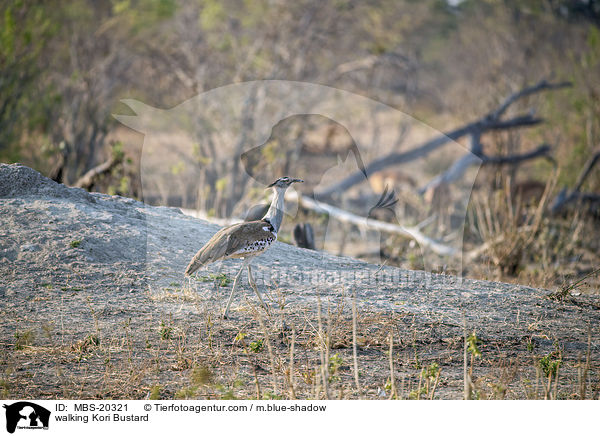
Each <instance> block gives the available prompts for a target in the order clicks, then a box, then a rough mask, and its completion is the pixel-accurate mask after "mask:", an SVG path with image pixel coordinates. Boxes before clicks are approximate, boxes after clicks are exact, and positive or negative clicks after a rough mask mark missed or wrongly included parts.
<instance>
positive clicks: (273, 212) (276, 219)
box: [263, 188, 285, 233]
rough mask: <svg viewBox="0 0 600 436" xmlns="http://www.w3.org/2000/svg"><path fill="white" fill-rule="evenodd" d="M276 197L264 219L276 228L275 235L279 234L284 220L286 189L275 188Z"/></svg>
mask: <svg viewBox="0 0 600 436" xmlns="http://www.w3.org/2000/svg"><path fill="white" fill-rule="evenodd" d="M274 191H275V196H274V197H273V201H271V207H269V210H268V211H267V213H266V214H265V216H264V217H263V220H267V221H269V222H270V223H271V225H272V226H273V227H274V228H275V233H278V232H279V227H280V226H281V221H282V220H283V197H284V196H285V188H275V189H274Z"/></svg>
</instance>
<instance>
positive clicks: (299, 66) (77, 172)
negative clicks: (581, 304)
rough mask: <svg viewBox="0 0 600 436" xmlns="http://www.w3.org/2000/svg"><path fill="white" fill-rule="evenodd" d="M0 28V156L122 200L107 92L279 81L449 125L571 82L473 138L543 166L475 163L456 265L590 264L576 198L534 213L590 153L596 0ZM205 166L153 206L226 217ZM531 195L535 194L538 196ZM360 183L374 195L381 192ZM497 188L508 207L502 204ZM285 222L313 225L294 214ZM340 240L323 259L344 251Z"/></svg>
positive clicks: (39, 20) (432, 167) (210, 10)
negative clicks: (186, 191) (511, 123)
mask: <svg viewBox="0 0 600 436" xmlns="http://www.w3.org/2000/svg"><path fill="white" fill-rule="evenodd" d="M0 20H1V24H0V70H1V74H0V160H1V161H2V162H22V163H24V164H26V165H29V166H31V167H33V168H35V169H37V170H39V171H41V172H42V173H43V174H45V175H47V176H49V177H51V178H53V179H54V180H56V181H60V182H62V183H65V184H68V185H77V186H81V187H84V188H87V189H93V190H96V191H101V192H106V193H109V194H120V195H125V196H130V197H135V198H139V199H141V198H142V189H141V182H140V156H139V155H140V150H141V146H142V143H143V140H144V138H143V135H142V134H140V133H137V132H135V131H133V130H130V129H128V128H126V127H124V126H123V125H121V124H119V123H118V122H117V121H116V120H115V119H114V118H113V117H112V114H113V113H130V112H129V109H128V108H127V107H125V106H124V105H123V104H122V103H120V100H121V99H123V98H135V99H138V100H141V101H144V102H145V103H147V104H149V105H152V106H155V107H160V108H169V107H173V106H175V105H177V104H179V103H181V102H182V101H184V100H186V99H188V98H190V97H193V96H195V95H197V94H199V93H202V92H204V91H207V90H210V89H213V88H216V87H219V86H223V85H227V84H231V83H239V82H243V81H248V80H256V79H285V80H296V81H304V82H311V83H318V84H323V85H328V86H332V87H336V88H340V89H344V90H348V91H351V92H354V93H357V94H360V95H364V96H366V97H369V98H372V99H375V100H377V101H380V102H383V103H385V104H387V105H389V106H391V107H394V108H398V109H399V110H402V111H404V112H405V113H408V114H410V115H412V116H413V117H415V118H417V119H418V120H420V121H422V122H423V123H425V124H427V125H429V126H432V127H433V128H434V129H436V130H438V131H441V132H448V131H450V130H452V129H454V128H456V127H458V126H461V125H464V124H466V123H468V122H470V121H473V120H477V119H479V118H481V117H482V116H483V115H485V114H486V113H488V112H489V111H491V110H493V109H494V108H496V107H497V106H498V105H499V104H500V102H501V101H502V100H503V99H504V98H506V97H507V96H509V95H511V94H513V93H515V92H518V91H519V90H521V89H523V88H524V87H526V86H528V85H532V84H534V83H537V82H539V81H540V80H542V79H547V80H552V81H568V82H571V84H572V86H570V87H568V88H565V89H561V90H559V91H552V92H544V93H540V94H536V95H532V96H531V97H528V98H527V99H525V101H522V102H519V104H520V106H518V107H517V109H519V110H520V111H521V112H522V111H523V110H529V108H530V107H534V108H535V109H536V111H537V112H536V114H537V115H538V116H540V117H541V118H543V120H544V122H543V123H540V124H536V125H535V126H532V127H531V128H527V129H518V130H506V131H498V132H492V133H489V134H488V135H486V137H485V142H484V146H485V149H486V152H487V153H488V154H490V155H510V154H514V153H522V152H526V151H528V150H531V149H532V148H533V147H535V146H537V145H539V144H542V143H545V144H549V145H550V146H551V148H552V149H551V157H552V158H553V160H548V159H541V160H532V161H530V162H527V163H526V164H523V165H520V166H519V167H518V168H515V167H514V166H509V167H505V166H493V167H487V166H486V167H485V168H484V169H482V171H481V172H480V175H479V176H478V178H477V183H476V186H477V187H478V189H477V190H476V192H475V193H474V195H473V197H472V199H471V204H470V206H469V213H468V214H467V223H466V226H465V241H466V244H467V248H468V249H471V252H472V254H473V256H472V257H471V258H470V259H471V260H470V263H467V265H466V269H465V272H466V274H467V275H469V276H472V277H478V278H495V279H503V280H509V281H516V282H520V283H523V284H532V285H536V286H546V287H549V288H558V287H561V286H563V285H564V284H565V283H568V282H570V281H574V280H577V279H578V278H580V277H582V276H585V275H586V274H589V273H590V272H591V271H594V269H595V268H597V266H598V265H599V251H600V248H599V247H600V245H599V243H598V242H597V241H598V240H600V231H599V226H598V221H597V219H598V217H597V214H595V213H594V209H593V208H591V207H590V208H589V209H588V208H587V203H586V207H585V208H583V207H575V208H569V210H566V211H564V212H563V213H561V214H551V213H550V211H549V206H550V203H551V202H552V199H553V198H555V197H556V196H557V195H558V194H559V192H560V190H561V189H564V188H566V189H573V188H574V187H575V185H576V183H577V181H578V177H580V175H581V173H582V170H583V169H584V166H585V165H586V162H589V160H590V158H591V157H592V156H594V153H596V152H597V151H598V146H599V145H600V1H596V0H524V1H517V0H505V1H501V0H480V1H471V0H465V1H458V0H454V1H450V0H403V1H396V0H374V1H369V2H359V1H353V0H333V1H328V2H322V1H316V0H298V1H294V2H291V1H276V0H275V1H273V0H258V1H249V0H247V1H229V0H219V1H217V0H202V1H178V0H137V1H136V0H100V1H91V0H71V1H66V0H65V1H61V0H55V1H52V0H47V1H39V2H28V1H6V2H2V4H0ZM380 128H382V129H394V130H401V126H386V125H385V124H383V125H382V126H380ZM292 131H293V129H292ZM312 131H313V133H314V132H317V134H319V132H321V131H322V136H323V138H321V143H326V142H327V141H329V139H331V138H329V137H328V136H327V135H328V133H327V132H331V130H327V129H324V130H323V129H321V130H320V129H319V128H318V126H317V127H315V126H312ZM399 134H400V133H399ZM313 136H314V135H313ZM330 136H331V135H330ZM328 138H329V139H328ZM306 141H307V144H306V146H305V147H304V149H303V152H305V153H307V154H310V155H312V156H315V155H316V156H317V157H318V156H319V153H321V154H323V155H325V154H326V153H325V151H326V150H325V151H324V149H323V147H321V148H319V146H318V144H317V145H314V143H319V140H318V139H317V140H316V142H315V141H313V143H312V144H310V143H308V142H310V141H309V140H308V139H307V140H306ZM253 145H256V144H245V145H244V147H245V148H248V147H251V146H253ZM409 145H418V144H409ZM408 148H410V147H408ZM285 156H287V157H285ZM285 156H284V159H290V158H291V157H290V156H291V155H289V154H285ZM296 157H297V156H296ZM206 159H208V158H207V157H206V156H205V155H200V156H198V159H197V160H198V163H199V164H203V163H205V162H204V161H205V160H206ZM273 159H275V157H274V158H273ZM450 163H451V161H448V160H447V159H441V160H440V161H438V162H433V163H431V162H430V163H429V166H428V170H429V171H430V172H431V174H432V175H434V174H435V173H436V172H437V173H439V172H440V171H442V170H443V169H445V168H446V167H447V166H448V164H450ZM102 164H105V166H104V167H102V166H101V165H102ZM183 164H184V163H182V164H181V165H182V166H177V165H175V166H173V167H171V168H170V171H171V173H173V174H176V173H178V172H180V171H182V168H183ZM99 165H100V166H101V167H99ZM281 165H283V167H285V162H284V163H282V164H281ZM597 168H598V167H596V168H595V169H592V171H591V172H590V173H589V174H587V176H586V177H585V179H584V180H583V183H582V184H581V186H580V190H581V191H582V192H586V193H589V195H590V198H592V197H593V196H594V195H595V194H597V193H599V192H600V174H599V171H598V169H597ZM402 169H403V168H402V167H398V171H400V172H401V171H402ZM90 170H97V173H88V172H89V171H90ZM220 171H221V172H220V173H218V172H217V173H216V174H212V173H210V174H208V175H207V176H206V178H205V179H204V182H203V183H204V184H205V185H206V186H203V187H202V192H201V193H200V194H199V195H200V197H204V198H200V199H199V198H195V197H194V198H189V199H187V200H182V199H170V198H168V197H165V196H162V197H161V196H160V195H158V194H157V195H156V196H155V197H156V199H154V200H153V201H152V203H158V204H167V205H173V206H182V207H187V208H191V209H195V208H199V207H201V208H202V209H204V210H205V211H207V212H210V214H211V215H217V216H227V215H230V214H231V213H232V211H233V208H232V207H222V206H221V204H220V201H222V200H223V197H227V195H225V194H224V193H223V191H224V190H225V189H226V181H227V179H228V177H229V173H228V171H231V168H222V169H221V170H220ZM86 174H87V175H88V178H87V179H86V178H85V177H84V176H86ZM293 175H294V176H302V175H299V174H293ZM388 176H389V177H388V179H389V180H391V183H394V181H395V182H398V183H401V182H402V180H399V176H398V175H396V176H393V175H391V176H390V175H389V174H388ZM394 177H395V178H394ZM386 180H387V179H386ZM517 181H519V183H521V184H523V185H520V186H523V188H522V189H523V190H525V189H526V188H525V187H526V186H530V185H531V186H534V187H535V186H537V187H538V191H535V190H534V191H532V192H533V194H532V195H531V198H529V197H528V198H525V197H527V195H526V193H525V192H524V191H521V192H520V194H519V193H517V192H516V191H515V190H514V186H515V184H516V182H517ZM405 182H406V180H405ZM527 183H529V185H527ZM536 183H537V185H536ZM409 185H410V183H409ZM540 186H541V187H542V188H543V187H545V186H548V189H549V190H550V193H549V195H548V196H547V198H544V196H543V194H542V192H543V191H544V189H541V190H540V189H539V187H540ZM373 189H374V191H375V192H374V194H375V198H376V197H377V195H379V194H381V191H382V189H383V188H382V187H379V188H376V187H373ZM395 189H396V193H398V191H399V188H398V187H397V186H396V187H395ZM511 189H512V195H513V196H515V195H516V194H519V195H518V197H519V200H520V201H521V203H522V204H519V205H517V206H515V205H514V204H513V201H514V198H511ZM253 192H254V191H252V189H250V188H249V189H247V190H244V191H243V192H239V193H236V196H237V198H235V201H240V200H241V199H242V198H245V196H248V197H249V198H251V199H250V200H248V206H250V205H251V204H252V202H253V201H255V200H256V197H252V195H253ZM147 194H148V195H149V194H151V193H144V196H146V195H147ZM350 195H351V194H350ZM206 198H210V201H208V202H207V200H206ZM407 198H408V197H406V198H404V199H403V202H404V203H406V202H407V201H408V200H407ZM592 199H593V198H592ZM419 201H421V200H416V202H417V203H418V202H419ZM423 201H424V202H425V200H423ZM417 203H415V204H416V206H415V207H417V208H418V207H419V205H418V204H417ZM341 204H342V203H338V205H341ZM343 204H346V205H347V202H346V203H343ZM226 206H227V204H226ZM429 206H431V204H429ZM424 207H425V206H424ZM424 210H425V212H424V213H421V214H417V215H419V219H422V218H423V217H424V216H426V215H427V213H426V209H424ZM515 210H516V211H517V212H515ZM596 210H597V209H596ZM240 215H241V214H240ZM409 218H410V217H407V219H409ZM381 219H385V217H381ZM298 220H300V221H302V220H303V221H307V222H313V224H314V225H315V226H318V216H316V217H315V216H311V213H310V212H309V211H305V215H304V216H302V215H301V216H300V217H299V218H298ZM311 220H312V221H311ZM536 220H537V221H536ZM290 224H293V223H290ZM402 224H409V223H402ZM347 230H348V229H347ZM348 231H349V230H348ZM318 234H319V230H318V229H317V235H318ZM288 235H289V239H290V240H291V228H290V229H288ZM282 237H283V238H284V239H285V238H286V235H285V234H284V235H282ZM509 240H510V241H513V243H512V244H508V243H507V241H509ZM515 241H516V242H515ZM469 244H470V245H469ZM384 245H385V246H383V247H382V250H381V252H382V254H384V255H385V257H386V259H387V261H388V263H390V264H397V265H401V266H405V267H413V268H415V267H416V268H418V267H419V266H420V263H419V262H418V261H416V260H415V259H416V254H415V253H416V251H415V248H414V246H413V245H411V244H410V243H409V241H406V240H404V239H401V238H397V237H394V236H389V237H387V238H386V239H385V241H384ZM342 246H347V244H340V246H339V247H337V248H336V249H334V250H333V249H332V251H335V252H338V251H339V252H340V253H344V254H352V255H358V254H360V253H356V252H349V251H345V250H344V249H343V247H342ZM478 247H483V249H482V250H480V251H478V252H476V253H475V252H473V251H472V250H474V249H476V248H478ZM475 254H477V256H475ZM365 258H366V259H367V260H368V256H365ZM594 286H596V288H597V285H594ZM594 286H592V288H593V287H594Z"/></svg>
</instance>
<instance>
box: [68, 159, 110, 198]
mask: <svg viewBox="0 0 600 436" xmlns="http://www.w3.org/2000/svg"><path fill="white" fill-rule="evenodd" d="M119 163H121V159H119V158H116V157H115V156H111V157H110V158H109V159H108V160H107V161H106V162H104V163H101V164H100V165H97V166H95V167H94V168H92V169H91V170H89V171H88V172H86V173H85V174H84V175H83V176H81V177H80V178H79V179H78V180H77V181H76V182H75V184H74V185H73V186H74V187H76V188H83V189H87V190H90V189H91V188H92V186H94V183H96V180H98V177H100V176H101V175H102V174H106V173H108V172H110V171H111V170H112V169H113V168H114V167H115V166H117V165H118V164H119Z"/></svg>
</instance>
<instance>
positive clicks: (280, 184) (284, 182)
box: [268, 176, 304, 189]
mask: <svg viewBox="0 0 600 436" xmlns="http://www.w3.org/2000/svg"><path fill="white" fill-rule="evenodd" d="M302 182H304V180H302V179H294V178H292V177H287V176H286V177H280V178H279V179H277V180H275V181H274V182H273V183H271V184H270V185H269V186H268V187H269V188H282V189H287V188H288V187H289V186H290V185H291V184H292V183H302Z"/></svg>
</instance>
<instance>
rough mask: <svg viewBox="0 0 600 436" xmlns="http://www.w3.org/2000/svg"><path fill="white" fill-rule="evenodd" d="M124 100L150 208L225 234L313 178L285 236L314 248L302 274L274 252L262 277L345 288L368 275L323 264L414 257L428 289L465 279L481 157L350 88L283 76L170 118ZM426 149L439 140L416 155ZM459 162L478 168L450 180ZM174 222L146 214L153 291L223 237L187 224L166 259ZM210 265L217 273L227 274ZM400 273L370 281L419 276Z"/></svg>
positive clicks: (210, 97)
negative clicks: (442, 278) (167, 229)
mask: <svg viewBox="0 0 600 436" xmlns="http://www.w3.org/2000/svg"><path fill="white" fill-rule="evenodd" d="M122 102H123V103H124V104H126V105H127V106H128V107H129V108H130V109H131V110H132V111H133V112H134V115H115V117H116V118H117V119H118V120H119V121H121V122H122V123H123V124H125V125H126V126H128V127H130V128H133V129H135V130H137V131H139V132H142V133H144V135H145V136H144V144H143V148H142V154H141V162H140V167H141V181H142V192H143V199H144V202H145V203H147V204H151V205H168V206H175V207H180V208H182V210H183V211H184V213H186V214H190V215H193V216H196V217H199V218H203V219H206V220H208V221H211V222H213V223H215V224H218V225H220V226H226V225H231V224H234V223H240V222H244V221H253V220H261V218H264V217H265V216H266V213H267V211H268V209H269V205H270V203H271V199H272V198H273V197H269V195H274V192H272V190H271V189H266V188H267V187H268V186H269V185H271V184H272V183H273V182H274V181H275V180H277V179H279V178H281V177H283V176H289V177H290V178H299V179H302V180H303V181H304V183H301V184H293V185H291V186H288V187H287V188H288V189H287V191H286V192H285V206H284V211H283V213H282V214H281V218H282V220H283V225H284V226H285V225H286V222H290V221H295V223H294V224H295V226H293V229H291V228H287V229H286V231H285V233H284V232H277V231H276V233H278V234H277V238H278V239H279V240H284V241H285V242H289V243H294V244H295V245H297V246H300V247H303V248H309V249H313V250H316V252H315V253H314V254H313V255H307V259H308V260H309V261H308V263H306V265H302V264H299V263H298V259H295V258H292V257H291V256H286V255H281V254H280V253H279V252H278V249H277V248H273V247H271V248H270V250H267V252H265V254H264V255H262V254H261V256H260V257H257V258H256V260H254V261H253V264H252V267H253V272H254V276H255V279H257V282H260V283H263V284H270V283H275V282H277V283H285V281H286V280H292V281H293V282H294V284H297V283H300V284H301V283H313V284H316V283H321V284H323V285H332V284H333V285H336V284H341V285H344V284H346V285H347V284H348V280H352V279H353V276H354V274H356V271H353V269H352V267H351V266H350V267H347V268H345V267H344V268H341V269H340V268H338V269H335V268H334V269H332V270H330V271H329V272H328V271H325V272H324V270H323V269H322V268H321V266H323V264H327V263H329V264H331V258H328V259H330V260H329V261H328V262H323V259H324V257H323V256H324V254H323V253H326V252H327V253H331V254H342V255H344V256H348V257H354V258H361V259H364V260H366V261H367V262H369V263H372V264H382V263H385V262H387V259H389V258H404V259H405V260H406V263H407V264H410V265H409V266H410V269H411V270H416V271H418V272H416V273H415V274H420V276H419V277H421V278H419V280H423V281H426V280H430V277H431V275H429V274H423V272H442V273H451V274H453V275H455V276H457V277H458V278H459V279H460V276H461V273H462V244H463V229H464V222H465V218H466V207H467V204H468V201H469V197H470V193H471V190H472V186H473V182H474V179H475V175H476V174H477V170H478V168H479V165H480V163H481V160H480V159H479V158H478V157H477V156H476V155H474V154H472V153H470V151H469V150H468V149H467V148H465V147H464V146H462V145H460V144H458V143H456V142H454V141H452V140H451V139H450V138H448V137H446V136H444V135H443V134H442V133H440V132H439V131H437V130H436V129H433V128H431V127H430V126H427V125H425V124H424V123H422V122H420V121H418V120H416V119H415V118H413V117H411V116H410V115H408V114H406V113H404V112H402V111H401V110H398V109H395V108H392V107H389V106H387V105H385V104H382V103H380V102H377V101H375V100H372V99H369V98H367V97H364V96H361V95H357V94H353V93H351V92H348V91H343V90H340V89H336V88H332V87H328V86H323V85H317V84H312V83H304V82H293V81H281V80H265V81H253V82H245V83H238V84H232V85H228V86H224V87H221V88H216V89H213V90H210V91H208V92H205V93H202V94H200V95H198V96H196V97H194V98H191V99H189V100H187V101H185V102H183V103H181V104H179V105H178V106H175V107H173V108H171V109H166V110H163V109H158V108H155V107H151V106H148V105H145V104H144V103H142V102H140V101H137V100H122ZM428 141H429V142H428ZM418 143H421V144H422V143H425V144H430V145H429V146H428V147H425V149H423V148H422V147H417V148H414V144H418ZM441 144H443V145H444V147H443V150H441V148H440V145H441ZM438 148H439V149H438ZM456 156H466V157H468V159H463V160H462V161H463V162H466V161H468V167H469V171H466V172H465V171H462V169H460V174H461V175H460V177H456V178H454V179H452V180H451V177H452V176H453V175H452V168H448V166H449V163H450V162H451V161H453V160H454V158H455V157H456ZM450 182H451V183H452V189H451V190H450V189H448V185H449V183H450ZM162 219H163V218H161V217H159V216H156V217H154V215H152V213H150V214H149V215H148V217H147V225H148V236H147V249H146V267H147V271H148V272H149V277H150V280H154V282H153V283H150V289H163V288H168V287H169V284H170V283H172V282H174V281H177V280H181V275H182V274H181V275H180V276H178V277H175V276H168V274H164V275H160V274H156V271H160V270H173V271H182V273H183V270H185V265H187V264H188V262H189V261H190V259H191V257H192V256H193V254H194V253H196V251H197V250H198V249H199V248H200V247H202V246H203V245H204V244H205V243H206V242H207V241H208V239H209V238H210V237H211V236H212V235H213V234H214V233H215V232H216V231H217V230H218V227H216V226H215V227H214V228H213V229H212V230H211V232H209V233H206V234H198V232H197V231H193V230H192V227H189V228H188V227H185V226H187V225H188V224H187V223H186V222H183V221H181V222H178V226H179V225H181V227H178V232H173V235H172V237H173V238H174V239H176V240H177V241H176V242H177V243H178V247H179V249H178V250H177V252H176V253H165V251H164V250H163V241H162V240H161V239H160V238H159V237H158V236H157V235H154V234H153V232H152V228H153V226H154V225H157V226H158V225H160V220H162ZM153 220H154V222H153ZM265 228H267V227H265ZM261 229H262V227H261ZM261 229H258V230H259V231H260V230H261ZM263 230H264V229H263ZM276 230H277V229H276ZM264 231H265V232H267V231H269V229H268V228H267V230H264ZM236 236H237V235H236ZM267 236H268V235H267ZM231 240H232V239H231V238H230V239H229V241H230V242H231ZM261 247H262V246H261ZM215 250H216V249H215ZM223 250H225V248H224V249H223ZM224 252H225V251H224ZM229 254H231V253H229ZM318 256H320V260H319V259H317V257H318ZM384 257H385V258H384ZM228 262H231V263H233V264H235V262H236V261H233V262H232V261H228ZM237 262H239V261H237ZM166 264H171V265H170V266H172V268H165V266H166ZM205 267H206V268H207V269H208V272H212V273H213V274H212V276H219V273H220V271H221V270H220V268H221V267H220V266H214V267H213V266H209V265H208V264H205V265H203V266H202V268H205ZM211 268H214V270H211ZM216 268H219V269H218V270H217V269H216ZM393 270H396V269H391V268H382V269H379V270H378V269H377V268H374V269H372V270H369V272H368V274H367V276H366V277H363V276H361V278H360V280H362V282H363V283H366V284H372V285H377V286H379V285H381V282H382V277H383V278H384V279H383V280H384V281H389V282H390V283H389V284H390V285H396V284H398V281H403V280H407V278H406V277H405V276H403V274H402V273H399V272H398V271H393ZM240 271H241V270H240ZM208 272H206V274H205V275H206V276H207V277H209V276H211V275H210V274H209V273H208ZM405 272H406V271H405ZM410 274H412V272H411V273H410ZM404 275H405V274H404ZM152 277H154V278H152ZM386 277H387V278H386ZM411 280H414V279H411Z"/></svg>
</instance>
